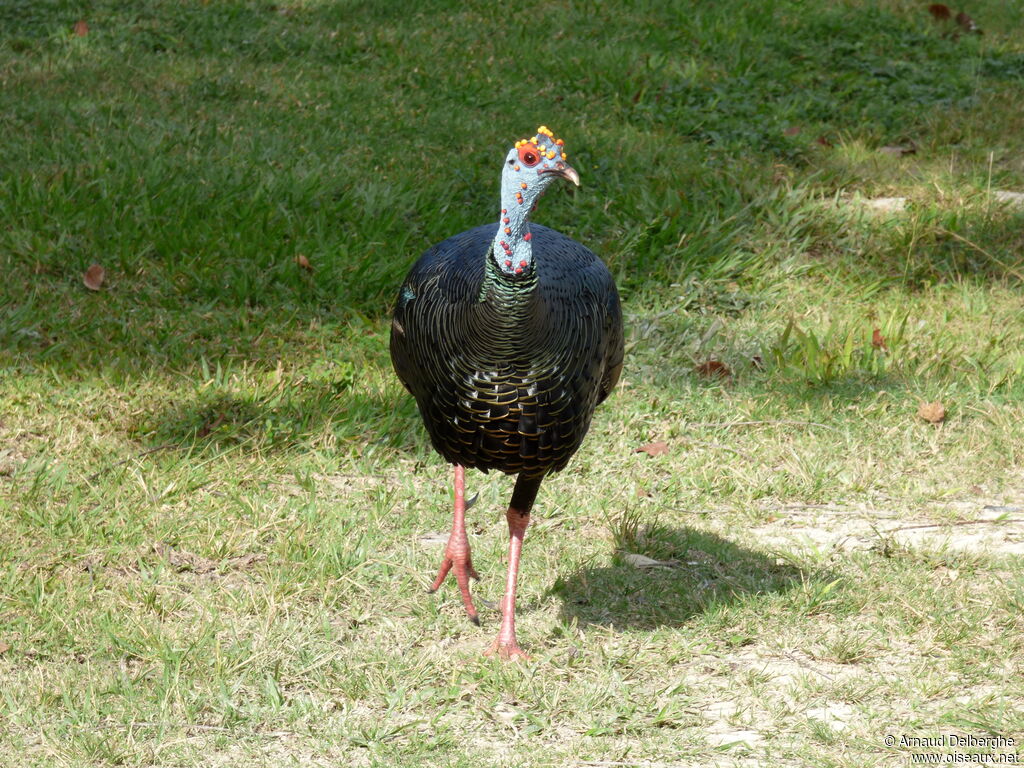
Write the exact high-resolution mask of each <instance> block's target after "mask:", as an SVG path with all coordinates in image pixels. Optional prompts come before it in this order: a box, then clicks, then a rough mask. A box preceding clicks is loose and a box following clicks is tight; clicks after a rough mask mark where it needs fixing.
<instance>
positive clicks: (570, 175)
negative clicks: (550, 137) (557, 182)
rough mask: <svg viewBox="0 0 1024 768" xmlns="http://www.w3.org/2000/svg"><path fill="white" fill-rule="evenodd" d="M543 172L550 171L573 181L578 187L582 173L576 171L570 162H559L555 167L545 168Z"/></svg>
mask: <svg viewBox="0 0 1024 768" xmlns="http://www.w3.org/2000/svg"><path fill="white" fill-rule="evenodd" d="M541 173H550V174H553V175H555V176H558V177H559V178H562V179H566V180H567V181H571V182H572V183H573V184H575V185H576V186H577V187H578V186H579V185H580V175H579V174H578V173H576V169H575V168H573V167H572V166H571V165H569V164H568V163H559V164H558V166H557V167H555V168H544V169H542V170H541Z"/></svg>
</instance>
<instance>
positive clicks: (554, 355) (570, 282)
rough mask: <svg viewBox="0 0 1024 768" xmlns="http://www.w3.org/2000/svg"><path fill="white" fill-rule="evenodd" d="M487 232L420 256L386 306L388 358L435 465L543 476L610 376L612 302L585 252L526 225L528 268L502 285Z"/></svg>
mask: <svg viewBox="0 0 1024 768" xmlns="http://www.w3.org/2000/svg"><path fill="white" fill-rule="evenodd" d="M496 229H497V224H485V225H482V226H479V227H476V228H474V229H470V230H467V231H466V232H463V233H461V234H458V235H455V236H454V237H451V238H449V239H447V240H445V241H443V242H441V243H438V244H437V245H435V246H434V247H432V248H430V249H429V250H427V251H426V252H425V253H424V254H423V255H422V256H421V257H420V259H419V260H418V261H417V262H416V264H415V265H414V266H413V268H412V270H411V271H410V272H409V274H408V276H407V277H406V280H405V283H404V284H403V285H402V287H401V289H400V291H399V295H398V300H397V302H396V305H395V313H394V321H393V324H392V331H391V360H392V362H393V364H394V367H395V371H396V372H397V373H398V376H399V378H400V379H401V381H402V383H403V384H404V385H405V387H406V389H408V390H409V392H410V393H411V394H412V395H413V397H415V399H416V403H417V404H418V406H419V410H420V414H421V415H422V417H423V422H424V424H425V425H426V428H427V432H428V433H429V434H430V439H431V442H432V444H433V446H434V448H435V449H436V450H437V452H438V453H440V454H441V455H442V456H443V457H444V458H445V459H446V460H447V461H449V462H451V463H452V464H456V465H462V466H467V467H475V468H477V469H481V470H483V471H487V470H491V469H496V470H500V471H502V472H506V473H509V474H521V475H523V476H524V477H543V476H544V475H545V474H547V473H548V472H552V471H555V472H557V471H558V470H560V469H562V468H564V467H565V465H566V464H567V463H568V461H569V459H570V458H571V456H572V455H573V454H574V453H575V452H576V450H577V449H578V448H579V447H580V444H581V443H582V441H583V438H584V436H585V435H586V433H587V430H588V429H589V427H590V421H591V417H592V416H593V413H594V408H595V407H596V406H597V405H598V404H599V403H600V402H601V401H602V400H604V399H605V398H606V397H607V396H608V394H609V393H610V392H611V390H612V389H613V388H614V386H615V383H616V382H617V381H618V378H619V374H620V373H621V370H622V357H623V334H622V313H621V309H620V306H619V297H618V292H617V291H616V289H615V283H614V281H613V280H612V277H611V275H610V274H609V272H608V270H607V268H606V267H605V265H604V264H603V263H602V262H601V260H600V259H599V258H598V257H597V256H596V255H594V254H593V253H592V252H591V251H590V250H588V249H587V248H585V247H584V246H582V245H581V244H579V243H578V242H576V241H575V240H573V239H571V238H569V237H567V236H566V235H563V234H561V233H560V232H557V231H555V230H553V229H549V228H548V227H543V226H540V225H537V224H534V225H532V228H531V232H532V239H531V245H532V247H533V254H534V262H533V267H532V269H531V270H530V272H529V274H528V275H525V276H523V277H521V278H515V279H509V277H508V276H507V275H502V274H501V273H500V272H499V270H498V269H497V267H496V266H495V260H494V259H493V258H491V257H490V253H489V252H490V250H491V248H492V243H493V241H494V238H495V232H496Z"/></svg>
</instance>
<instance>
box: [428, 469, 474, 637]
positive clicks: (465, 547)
mask: <svg viewBox="0 0 1024 768" xmlns="http://www.w3.org/2000/svg"><path fill="white" fill-rule="evenodd" d="M453 568H454V570H455V581H456V582H458V585H459V592H461V593H462V604H463V605H464V606H466V613H468V614H469V620H470V621H472V622H473V623H474V624H477V625H479V624H480V618H479V617H478V616H477V613H476V608H475V607H474V606H473V597H472V596H471V595H470V594H469V577H470V576H472V577H473V578H474V579H479V578H480V577H479V576H478V575H477V573H476V571H475V570H474V569H473V561H472V559H471V558H470V555H469V537H468V536H466V468H465V467H464V466H462V465H461V464H456V465H455V515H454V517H453V518H452V532H451V535H450V536H449V537H448V546H446V547H445V548H444V559H443V560H442V561H441V568H440V570H439V571H438V572H437V578H436V579H434V583H433V584H432V585H431V586H430V589H429V590H428V591H429V592H436V591H437V590H438V588H439V587H440V586H441V584H442V583H443V582H444V579H445V577H446V576H447V575H448V571H450V570H452V569H453Z"/></svg>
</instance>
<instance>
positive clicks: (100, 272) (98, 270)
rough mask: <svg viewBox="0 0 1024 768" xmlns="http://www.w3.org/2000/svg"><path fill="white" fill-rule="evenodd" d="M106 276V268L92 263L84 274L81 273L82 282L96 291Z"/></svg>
mask: <svg viewBox="0 0 1024 768" xmlns="http://www.w3.org/2000/svg"><path fill="white" fill-rule="evenodd" d="M106 276H107V270H105V269H104V268H103V267H101V266H100V265H99V264H92V265H91V266H90V267H89V268H88V269H87V270H85V274H84V275H82V282H83V283H85V287H86V288H88V289H89V290H90V291H98V290H99V289H100V287H101V286H102V285H103V279H104V278H105V277H106Z"/></svg>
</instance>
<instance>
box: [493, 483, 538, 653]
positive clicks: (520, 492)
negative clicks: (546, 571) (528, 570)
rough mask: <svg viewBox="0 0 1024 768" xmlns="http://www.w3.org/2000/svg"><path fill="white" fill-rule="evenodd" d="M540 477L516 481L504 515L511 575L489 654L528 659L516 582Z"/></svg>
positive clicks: (507, 582) (508, 578) (502, 600)
mask: <svg viewBox="0 0 1024 768" xmlns="http://www.w3.org/2000/svg"><path fill="white" fill-rule="evenodd" d="M540 481H541V478H524V477H523V476H522V475H520V476H519V479H518V480H516V488H515V491H513V492H512V502H511V504H510V505H509V508H508V512H506V513H505V517H506V519H507V520H508V534H509V542H508V577H507V579H506V580H505V596H504V597H503V598H502V599H501V629H500V630H499V631H498V636H497V637H496V638H495V639H494V642H493V643H491V647H490V648H489V649H488V650H487V655H488V656H491V655H494V654H497V655H498V656H500V657H501V658H503V659H528V658H529V657H528V656H527V655H526V654H525V653H523V650H522V649H521V648H520V647H519V642H518V641H517V640H516V582H517V581H518V579H519V557H520V555H521V554H522V552H523V537H524V536H525V535H526V526H527V525H529V524H530V510H531V509H532V508H533V500H534V499H535V498H536V497H537V491H538V490H539V488H540Z"/></svg>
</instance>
